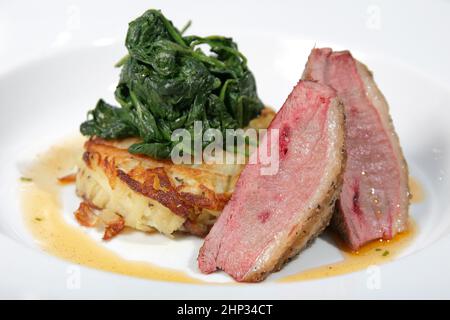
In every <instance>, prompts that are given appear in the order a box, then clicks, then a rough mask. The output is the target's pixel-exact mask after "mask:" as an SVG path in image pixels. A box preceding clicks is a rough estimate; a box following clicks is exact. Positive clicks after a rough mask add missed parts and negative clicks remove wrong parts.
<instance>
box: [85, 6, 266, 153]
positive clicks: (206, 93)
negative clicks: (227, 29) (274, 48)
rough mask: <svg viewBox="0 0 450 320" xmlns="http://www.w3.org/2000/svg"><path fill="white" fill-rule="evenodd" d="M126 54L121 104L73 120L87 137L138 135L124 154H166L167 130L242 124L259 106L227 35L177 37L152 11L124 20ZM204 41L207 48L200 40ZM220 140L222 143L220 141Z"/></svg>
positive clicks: (118, 94)
mask: <svg viewBox="0 0 450 320" xmlns="http://www.w3.org/2000/svg"><path fill="white" fill-rule="evenodd" d="M125 45H126V47H127V49H128V55H127V56H126V57H124V58H123V59H122V60H121V61H120V62H119V63H118V66H121V67H122V70H121V75H120V80H119V84H118V85H117V88H116V91H115V97H116V100H117V101H118V102H119V104H120V106H121V107H113V106H111V105H109V104H107V103H106V102H104V101H103V100H99V102H98V103H97V105H96V107H95V108H94V109H93V110H91V111H90V112H89V116H88V120H87V121H85V122H83V123H82V124H81V126H80V131H81V133H82V134H83V135H86V136H98V137H101V138H104V139H118V138H125V137H130V136H139V137H140V138H142V140H143V142H141V143H138V144H134V145H132V146H131V147H130V149H129V151H130V152H131V153H139V154H145V155H149V156H152V157H155V158H167V157H169V156H170V152H171V150H172V148H173V147H174V144H176V142H172V141H171V139H170V137H171V134H172V132H173V130H175V129H178V128H185V129H188V130H189V131H190V132H193V127H194V121H202V126H203V130H206V129H208V128H215V129H219V130H221V131H222V132H223V133H224V134H223V136H224V137H225V129H237V128H242V127H245V126H246V125H247V124H248V123H249V121H250V120H251V119H253V118H255V117H256V116H257V115H258V114H259V113H260V111H261V109H262V107H263V105H262V103H261V101H260V100H259V98H258V95H257V93H256V84H255V79H254V77H253V74H252V73H251V72H250V70H249V69H248V67H247V61H246V58H245V57H244V56H243V55H242V53H241V52H239V50H238V47H237V45H236V43H235V42H233V40H232V39H231V38H226V37H221V36H209V37H198V36H183V33H182V32H180V31H179V30H178V29H177V28H175V27H174V26H173V24H172V22H171V21H169V20H167V19H166V18H165V17H164V16H163V14H162V13H161V12H160V11H159V10H148V11H146V12H145V13H144V14H143V15H142V16H141V17H139V18H137V19H136V20H134V21H132V22H131V23H130V24H129V28H128V33H127V36H126V40H125ZM205 45H206V46H209V51H210V53H209V54H207V53H205V52H204V50H202V49H201V48H200V46H202V47H203V46H205ZM224 145H225V143H224Z"/></svg>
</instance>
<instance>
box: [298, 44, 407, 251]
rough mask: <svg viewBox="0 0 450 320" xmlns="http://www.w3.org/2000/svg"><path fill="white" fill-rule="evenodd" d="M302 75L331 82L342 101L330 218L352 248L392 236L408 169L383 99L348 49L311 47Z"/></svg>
mask: <svg viewBox="0 0 450 320" xmlns="http://www.w3.org/2000/svg"><path fill="white" fill-rule="evenodd" d="M303 79H306V80H313V81H318V82H319V83H322V84H326V85H329V86H331V87H333V88H334V89H335V90H336V91H337V93H338V96H339V98H340V99H341V100H342V102H343V103H344V107H345V116H346V132H347V138H346V149H347V165H346V169H345V172H344V183H343V187H342V192H341V195H340V197H339V206H338V207H339V209H340V210H339V211H338V212H337V213H336V214H335V216H334V218H333V223H334V225H335V226H336V227H337V229H338V230H339V231H340V233H341V234H342V236H343V237H344V239H345V240H346V241H347V243H348V244H349V246H350V247H351V248H352V249H354V250H356V249H358V248H359V247H361V246H362V245H363V244H365V243H367V242H369V241H371V240H375V239H380V238H383V239H391V238H392V237H393V236H394V235H395V234H396V233H398V232H401V231H404V230H405V229H406V227H407V221H408V206H409V191H408V170H407V165H406V162H405V160H404V157H403V154H402V150H401V148H400V144H399V141H398V137H397V135H396V133H395V130H394V127H393V124H392V121H391V118H390V116H389V108H388V105H387V102H386V100H385V98H384V97H383V95H382V94H381V92H380V91H379V89H378V88H377V86H376V84H375V82H374V80H373V77H372V74H371V72H370V71H369V70H368V69H367V68H366V66H364V65H363V64H361V63H360V62H358V61H357V60H355V59H354V58H353V57H352V55H351V54H350V52H348V51H342V52H333V51H332V50H331V49H328V48H326V49H313V50H312V52H311V54H310V56H309V59H308V63H307V65H306V69H305V72H304V75H303Z"/></svg>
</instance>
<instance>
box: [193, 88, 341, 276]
mask: <svg viewBox="0 0 450 320" xmlns="http://www.w3.org/2000/svg"><path fill="white" fill-rule="evenodd" d="M272 130H279V131H278V132H279V141H278V143H279V169H278V171H277V172H276V174H273V175H261V169H262V167H263V165H262V161H261V160H258V162H257V163H256V164H248V165H247V166H246V167H245V168H244V170H243V172H242V173H241V176H240V177H239V180H238V182H237V185H236V189H235V192H234V193H233V195H232V198H231V200H230V201H229V202H228V204H227V205H226V206H225V209H224V211H223V213H222V214H221V216H220V217H219V219H218V221H217V222H216V224H215V225H214V226H213V228H212V229H211V231H210V233H209V234H208V236H207V237H206V239H205V242H204V244H203V246H202V248H201V249H200V253H199V256H198V265H199V267H200V270H201V271H202V272H204V273H210V272H213V271H215V270H216V269H222V270H224V271H225V272H227V273H228V274H230V275H231V276H232V277H233V278H235V279H236V280H237V281H248V282H253V281H260V280H263V279H264V278H265V277H266V276H267V275H268V273H269V272H272V271H276V270H278V269H280V268H281V267H282V266H283V264H284V263H285V262H286V261H287V260H288V259H289V258H291V257H293V256H294V255H295V254H297V253H298V252H299V251H300V250H301V249H302V248H303V247H305V246H306V245H307V243H308V242H309V241H311V240H312V239H313V238H314V237H316V236H317V235H318V234H320V233H321V232H322V230H323V229H324V228H325V227H326V226H327V225H328V224H329V221H330V219H331V216H332V211H333V207H334V203H335V199H336V198H337V196H338V194H339V192H340V187H341V180H342V179H341V173H342V172H343V164H344V163H343V162H344V115H343V107H342V105H341V104H340V102H339V100H338V99H337V97H336V93H335V91H334V90H333V89H331V88H330V87H328V86H324V85H320V84H317V83H314V82H309V81H300V82H299V83H298V84H297V85H296V87H295V88H294V90H293V91H292V93H291V94H290V95H289V97H288V99H287V100H286V102H285V103H284V105H283V107H282V108H281V110H280V111H279V112H278V114H277V115H276V117H275V119H274V120H273V121H272V123H271V124H270V127H269V129H268V133H267V134H266V135H265V137H264V139H262V142H261V143H260V148H261V146H264V145H267V141H268V139H270V137H271V132H272ZM258 152H259V150H258Z"/></svg>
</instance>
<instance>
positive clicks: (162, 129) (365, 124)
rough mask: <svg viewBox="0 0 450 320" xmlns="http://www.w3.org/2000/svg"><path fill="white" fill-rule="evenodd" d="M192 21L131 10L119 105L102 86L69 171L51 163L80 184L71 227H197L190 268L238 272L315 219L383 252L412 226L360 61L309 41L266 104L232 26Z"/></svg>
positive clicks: (376, 97) (280, 251) (171, 231)
mask: <svg viewBox="0 0 450 320" xmlns="http://www.w3.org/2000/svg"><path fill="white" fill-rule="evenodd" d="M188 27H189V25H187V26H186V27H184V28H182V29H178V28H176V27H175V26H174V25H173V23H172V22H171V21H170V20H168V19H167V18H166V17H165V16H164V15H163V13H162V12H161V11H159V10H148V11H146V12H145V13H144V14H143V15H142V16H140V17H138V18H137V19H135V20H134V21H132V22H130V24H129V28H128V32H127V35H126V40H125V46H126V48H127V51H128V54H127V55H126V56H125V57H123V58H122V59H120V60H119V61H118V63H117V64H116V67H118V68H120V70H121V73H120V79H119V83H118V84H117V87H116V89H115V93H114V95H115V98H116V101H117V103H116V104H117V106H114V105H112V104H109V103H108V102H106V101H104V100H102V99H101V100H99V101H98V102H97V104H96V105H95V107H94V108H93V109H92V110H90V111H89V113H88V118H87V119H86V121H84V122H83V123H82V124H81V125H80V131H81V134H82V135H83V136H84V137H85V139H84V140H83V147H82V150H81V149H80V145H78V147H77V148H78V149H76V148H75V149H76V151H74V152H69V153H66V154H65V155H64V159H65V160H64V161H66V162H67V163H68V164H67V165H66V166H65V167H67V168H68V169H70V170H67V171H70V172H65V174H63V175H60V176H59V177H58V178H59V179H58V183H59V185H65V184H68V183H75V185H76V194H77V196H78V197H79V199H80V205H79V207H78V209H77V210H76V211H75V212H74V215H73V217H72V219H73V220H74V221H77V222H78V224H79V228H85V227H86V228H95V229H101V230H102V233H103V240H102V241H105V242H106V241H111V240H112V239H114V238H116V237H121V235H122V233H126V232H129V231H130V230H133V232H143V233H145V235H146V236H148V237H152V235H153V234H155V233H159V234H163V235H164V236H166V237H167V239H168V241H176V240H177V239H180V238H182V235H187V234H188V235H190V236H194V237H199V238H202V239H203V238H204V242H203V245H202V246H201V247H199V248H198V257H197V267H198V270H200V271H201V272H202V273H204V274H210V273H213V272H215V271H217V270H222V271H224V272H225V273H227V274H228V275H230V276H231V277H232V278H233V279H235V280H236V281H238V282H258V281H262V280H264V279H265V278H266V277H267V276H269V275H270V274H271V273H273V272H275V271H278V270H280V269H281V268H283V266H284V265H285V264H286V263H287V262H288V261H289V260H291V259H294V258H295V257H296V256H297V255H298V254H299V253H300V254H301V253H302V251H303V250H305V249H306V248H307V247H308V246H309V245H310V244H311V243H312V242H313V241H314V240H315V239H316V238H317V237H318V236H319V235H321V234H322V233H323V232H324V231H325V230H326V232H330V233H332V234H333V237H334V238H335V239H337V240H336V241H337V243H338V245H339V247H342V248H343V247H345V249H344V250H346V251H347V252H354V253H358V252H364V250H366V249H365V248H371V249H370V250H372V251H373V252H374V253H375V254H376V256H377V257H380V258H383V257H386V256H388V255H389V254H390V252H389V251H388V250H385V249H381V248H382V245H381V244H382V243H386V242H387V243H389V242H390V241H392V243H393V242H394V240H395V239H402V237H404V235H406V234H410V232H411V229H412V228H413V222H412V221H411V219H410V218H409V205H410V199H411V197H412V195H411V194H412V192H411V191H410V185H409V183H410V182H409V174H408V166H407V162H406V160H405V157H404V155H403V152H402V149H401V146H400V141H399V139H398V136H397V134H396V132H395V129H394V124H393V121H392V119H391V116H390V114H389V107H388V104H387V101H386V99H385V98H384V96H383V94H382V93H381V91H380V90H379V89H378V87H377V85H376V83H375V81H374V78H373V75H372V72H371V71H370V70H369V69H368V67H366V66H365V65H364V64H363V63H362V62H360V61H358V60H356V59H355V58H354V57H353V56H352V54H351V53H350V52H349V51H334V50H333V49H331V48H312V50H311V53H310V55H309V58H308V60H307V61H305V63H306V66H305V69H304V71H303V74H302V75H301V74H299V80H298V82H297V83H296V84H295V83H293V84H292V85H293V86H294V88H293V89H292V92H291V93H290V94H289V96H288V97H287V98H286V101H285V102H284V104H283V105H282V106H281V108H280V109H279V111H278V112H275V111H274V110H273V109H272V108H270V107H268V106H265V105H264V103H263V102H262V101H261V99H260V98H259V96H258V93H257V89H256V80H255V77H254V76H253V73H252V72H251V70H250V69H249V63H248V61H247V59H246V57H245V56H244V54H243V53H242V52H241V51H239V49H238V46H237V44H236V43H235V42H234V41H233V40H232V39H231V38H228V37H222V36H216V35H214V36H204V37H200V36H193V35H186V33H187V29H188ZM47 160H48V159H47ZM49 163H51V161H48V162H46V165H44V166H39V165H38V166H35V167H34V173H36V170H38V171H39V170H44V169H43V168H47V169H48V168H49V166H50V165H49ZM58 166H62V165H61V163H59V164H58ZM36 168H37V169H36ZM47 169H46V170H47ZM29 172H32V171H29ZM52 172H53V173H54V172H58V173H60V171H58V170H56V169H55V170H53V171H52ZM47 178H48V176H47ZM32 180H35V181H34V182H36V181H37V178H36V177H35V176H34V175H33V174H32V173H29V174H25V173H24V177H23V181H24V183H30V182H33V181H32ZM41 180H42V181H44V180H45V178H44V179H41ZM54 182H55V183H56V181H54ZM36 183H37V182H36ZM29 209H30V208H29ZM30 210H31V211H32V208H31V209H30ZM30 210H29V211H30ZM37 218H39V217H34V218H33V219H35V220H34V221H33V223H34V224H37V223H39V222H41V221H39V219H40V218H39V219H37ZM40 240H41V241H42V239H40ZM47 240H48V239H47ZM74 241H75V239H74ZM113 241H114V240H113ZM180 241H183V239H181V240H180ZM374 243H375V246H374ZM74 248H75V247H74ZM74 250H76V249H74ZM148 250H152V247H151V246H149V247H148ZM372 258H373V256H372ZM90 259H91V258H90ZM92 259H102V257H97V258H96V257H93V258H92ZM92 259H91V260H92ZM380 261H381V260H380ZM372 262H373V261H372V260H371V263H372ZM381 262H382V261H381ZM98 265H101V263H98V264H97V266H98ZM100 268H101V267H100ZM352 270H354V269H351V268H349V271H352Z"/></svg>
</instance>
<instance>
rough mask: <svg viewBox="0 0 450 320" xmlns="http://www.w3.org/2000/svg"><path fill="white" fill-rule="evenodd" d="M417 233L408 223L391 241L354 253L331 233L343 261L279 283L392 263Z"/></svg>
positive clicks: (413, 226) (329, 275)
mask: <svg viewBox="0 0 450 320" xmlns="http://www.w3.org/2000/svg"><path fill="white" fill-rule="evenodd" d="M416 232H417V226H416V225H415V224H414V222H412V221H410V222H409V226H408V229H407V231H405V232H402V233H400V234H397V235H396V236H395V237H394V239H392V240H376V241H373V242H370V243H368V244H367V245H365V246H364V247H362V248H361V249H359V250H358V251H356V252H353V251H350V250H349V249H348V248H347V247H346V245H345V244H344V243H343V242H342V240H341V239H340V238H339V237H338V236H337V235H336V234H335V233H332V237H333V239H334V241H335V243H336V245H337V246H338V248H339V249H340V250H341V252H342V255H343V259H342V260H341V261H339V262H336V263H332V264H328V265H323V266H320V267H317V268H311V269H308V270H305V271H302V272H300V273H297V274H294V275H290V276H287V277H284V278H282V279H280V280H279V281H280V282H294V281H304V280H314V279H320V278H327V277H333V276H338V275H343V274H347V273H351V272H356V271H360V270H365V269H367V268H368V267H370V266H372V265H380V264H383V263H386V262H389V261H392V260H393V259H394V258H395V257H397V256H398V255H399V254H400V253H401V252H402V250H403V249H404V248H405V247H407V246H408V245H409V244H410V243H411V242H412V240H413V239H414V236H415V234H416Z"/></svg>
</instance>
